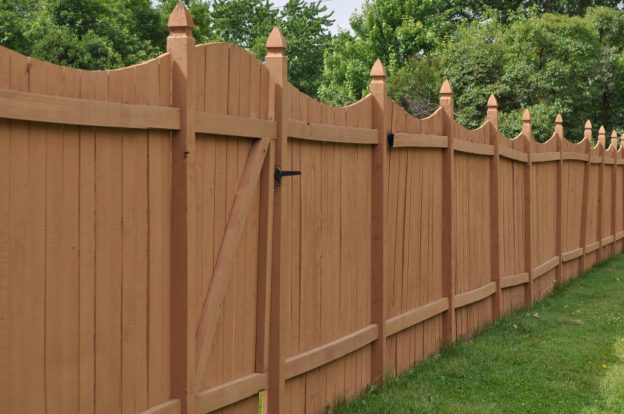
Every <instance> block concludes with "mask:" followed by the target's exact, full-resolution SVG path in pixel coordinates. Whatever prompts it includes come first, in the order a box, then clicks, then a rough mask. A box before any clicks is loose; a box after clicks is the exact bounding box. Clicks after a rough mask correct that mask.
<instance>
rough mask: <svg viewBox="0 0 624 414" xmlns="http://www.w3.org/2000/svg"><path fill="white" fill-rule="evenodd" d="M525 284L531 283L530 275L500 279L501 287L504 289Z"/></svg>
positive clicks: (521, 274)
mask: <svg viewBox="0 0 624 414" xmlns="http://www.w3.org/2000/svg"><path fill="white" fill-rule="evenodd" d="M524 283H529V274H528V273H520V274H517V275H510V276H503V277H501V278H500V285H501V288H502V289H505V288H510V287H514V286H518V285H522V284H524Z"/></svg>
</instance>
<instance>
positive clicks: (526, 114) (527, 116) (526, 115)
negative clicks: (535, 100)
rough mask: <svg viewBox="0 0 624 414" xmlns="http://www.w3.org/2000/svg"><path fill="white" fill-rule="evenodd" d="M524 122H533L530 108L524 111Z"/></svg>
mask: <svg viewBox="0 0 624 414" xmlns="http://www.w3.org/2000/svg"><path fill="white" fill-rule="evenodd" d="M522 122H531V112H529V110H528V109H525V110H524V112H523V113H522Z"/></svg>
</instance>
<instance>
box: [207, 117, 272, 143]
mask: <svg viewBox="0 0 624 414" xmlns="http://www.w3.org/2000/svg"><path fill="white" fill-rule="evenodd" d="M275 128H276V126H275V122H274V121H267V120H264V119H253V118H247V117H242V116H231V115H219V114H211V113H207V112H197V126H196V130H197V133H201V134H213V135H225V136H230V137H246V138H267V139H275Z"/></svg>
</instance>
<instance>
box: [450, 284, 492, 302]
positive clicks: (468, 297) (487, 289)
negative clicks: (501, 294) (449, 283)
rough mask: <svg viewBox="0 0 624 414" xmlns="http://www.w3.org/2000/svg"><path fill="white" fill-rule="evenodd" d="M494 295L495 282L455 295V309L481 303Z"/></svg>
mask: <svg viewBox="0 0 624 414" xmlns="http://www.w3.org/2000/svg"><path fill="white" fill-rule="evenodd" d="M494 293H496V282H490V283H488V284H487V285H485V286H482V287H480V288H478V289H473V290H471V291H469V292H465V293H461V294H459V295H455V303H454V304H455V308H456V309H457V308H461V307H464V306H467V305H470V304H472V303H475V302H478V301H481V300H483V299H485V298H487V297H489V296H492V295H493V294H494Z"/></svg>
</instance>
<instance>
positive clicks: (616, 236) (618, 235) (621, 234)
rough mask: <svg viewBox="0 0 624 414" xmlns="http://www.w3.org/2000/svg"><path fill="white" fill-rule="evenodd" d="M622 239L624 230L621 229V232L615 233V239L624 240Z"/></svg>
mask: <svg viewBox="0 0 624 414" xmlns="http://www.w3.org/2000/svg"><path fill="white" fill-rule="evenodd" d="M622 239H624V231H620V232H618V233H616V234H615V240H616V241H618V240H622Z"/></svg>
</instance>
